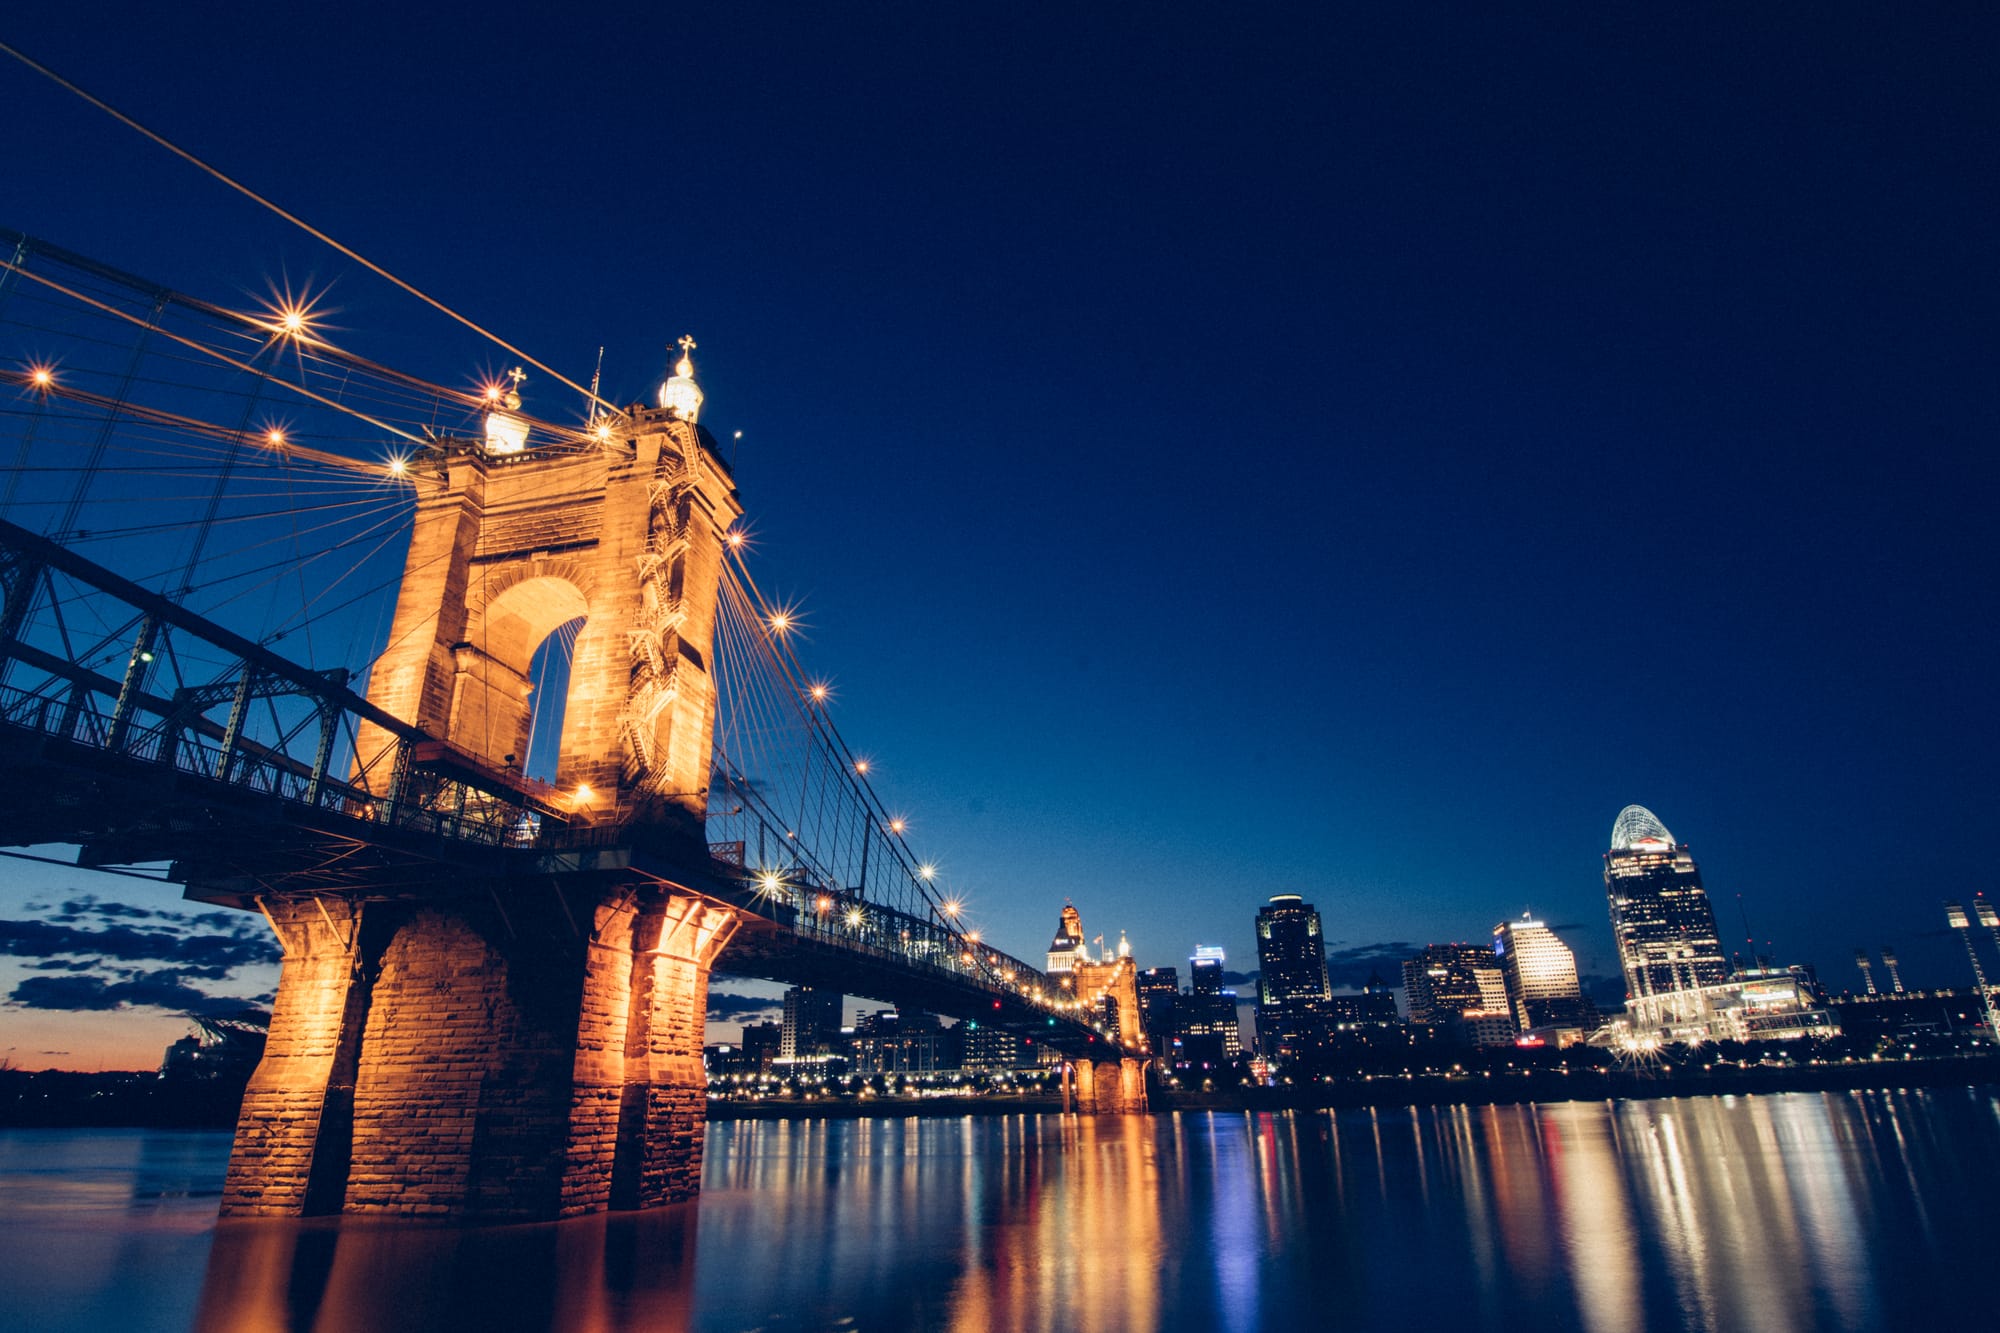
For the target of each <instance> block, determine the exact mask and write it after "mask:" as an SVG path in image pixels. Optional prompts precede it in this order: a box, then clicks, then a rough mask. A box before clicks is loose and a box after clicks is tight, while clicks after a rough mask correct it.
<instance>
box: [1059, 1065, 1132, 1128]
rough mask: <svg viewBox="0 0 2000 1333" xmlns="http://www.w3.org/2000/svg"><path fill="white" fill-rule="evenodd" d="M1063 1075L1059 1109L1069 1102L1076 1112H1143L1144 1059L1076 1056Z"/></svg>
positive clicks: (1115, 1113)
mask: <svg viewBox="0 0 2000 1333" xmlns="http://www.w3.org/2000/svg"><path fill="white" fill-rule="evenodd" d="M1072 1068H1073V1072H1072V1073H1070V1074H1067V1075H1065V1078H1064V1084H1063V1109H1064V1110H1069V1109H1071V1107H1072V1105H1073V1106H1074V1108H1075V1110H1076V1112H1077V1113H1078V1114H1079V1115H1144V1114H1146V1112H1147V1110H1148V1109H1149V1107H1148V1105H1147V1102H1146V1062H1145V1061H1144V1060H1133V1059H1120V1060H1077V1061H1075V1062H1074V1063H1073V1067H1072Z"/></svg>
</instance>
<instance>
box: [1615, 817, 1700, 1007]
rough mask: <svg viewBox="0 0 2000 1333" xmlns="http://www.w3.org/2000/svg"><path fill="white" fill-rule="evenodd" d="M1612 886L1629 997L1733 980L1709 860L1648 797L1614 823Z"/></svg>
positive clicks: (1616, 924) (1693, 988)
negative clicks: (1706, 884)
mask: <svg viewBox="0 0 2000 1333" xmlns="http://www.w3.org/2000/svg"><path fill="white" fill-rule="evenodd" d="M1604 892H1605V894H1606V896H1607V897H1608V898H1609V899H1610V905H1611V933H1612V935H1613V936H1614V937H1616V939H1617V941H1618V961H1619V963H1620V964H1621V965H1622V966H1623V967H1624V969H1625V992H1626V996H1627V999H1628V1000H1645V999H1650V998H1652V997H1653V996H1656V995H1662V994H1666V993H1669V992H1673V991H1687V990H1698V989H1700V988H1702V987H1704V986H1719V985H1721V984H1722V983H1723V982H1725V981H1727V980H1729V964H1728V962H1727V961H1726V960H1725V959H1724V958H1723V955H1722V939H1721V936H1720V934H1719V932H1718V931H1717V930H1716V928H1715V908H1714V906H1713V905H1712V904H1710V902H1709V900H1708V890H1707V889H1705V888H1703V887H1702V883H1701V867H1700V866H1698V865H1696V864H1695V860H1694V855H1693V853H1691V852H1690V851H1689V850H1688V849H1687V847H1686V846H1685V845H1684V844H1682V843H1677V842H1675V841H1674V835H1673V834H1671V833H1669V832H1668V831H1667V826H1666V825H1665V824H1663V823H1661V822H1660V817H1659V816H1658V815H1656V814H1654V813H1653V812H1652V811H1651V810H1648V809H1647V808H1646V807H1645V806H1643V805H1628V806H1626V807H1625V808H1624V809H1623V810H1620V811H1619V812H1618V818H1617V820H1616V821H1615V822H1614V823H1613V824H1612V826H1611V850H1610V851H1608V852H1606V853H1605V854H1604Z"/></svg>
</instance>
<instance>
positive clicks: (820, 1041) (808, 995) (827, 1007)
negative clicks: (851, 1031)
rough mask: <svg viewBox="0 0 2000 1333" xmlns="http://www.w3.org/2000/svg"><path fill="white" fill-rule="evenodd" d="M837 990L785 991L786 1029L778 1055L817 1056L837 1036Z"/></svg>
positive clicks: (838, 1032) (792, 989)
mask: <svg viewBox="0 0 2000 1333" xmlns="http://www.w3.org/2000/svg"><path fill="white" fill-rule="evenodd" d="M840 1001H841V996H840V992H839V991H829V990H815V989H813V988H812V987H810V986H794V987H792V988H791V989H790V990H788V991H786V992H785V1027H784V1032H783V1034H782V1035H781V1037H780V1038H779V1043H778V1054H779V1055H780V1056H782V1057H783V1058H785V1059H788V1060H791V1059H798V1058H800V1057H802V1056H808V1055H817V1054H819V1053H820V1052H821V1051H823V1050H824V1049H825V1048H826V1045H827V1043H828V1042H830V1041H831V1040H833V1038H835V1037H838V1036H839V1035H840V1009H841V1004H840Z"/></svg>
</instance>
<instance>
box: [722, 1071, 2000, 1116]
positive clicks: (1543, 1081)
mask: <svg viewBox="0 0 2000 1333" xmlns="http://www.w3.org/2000/svg"><path fill="white" fill-rule="evenodd" d="M1992 1084H2000V1057H1997V1056H1980V1057H1971V1058H1954V1059H1947V1060H1894V1061H1889V1060H1884V1061H1866V1062H1862V1061H1856V1062H1855V1063H1853V1064H1825V1065H1752V1066H1749V1067H1747V1068H1739V1067H1736V1066H1722V1067H1719V1068H1715V1069H1695V1070H1690V1069H1686V1068H1674V1067H1671V1066H1662V1067H1661V1068H1658V1069H1651V1070H1647V1069H1633V1070H1623V1069H1597V1068H1587V1067H1586V1068H1577V1069H1570V1070H1564V1069H1538V1070H1531V1071H1526V1072H1522V1071H1515V1072H1513V1073H1509V1074H1504V1075H1493V1074H1484V1073H1479V1072H1469V1073H1463V1074H1450V1075H1437V1074H1416V1075H1401V1074H1393V1075H1377V1076H1374V1077H1372V1078H1361V1079H1346V1080H1343V1081H1341V1082H1337V1083H1312V1084H1303V1085H1298V1084H1295V1085H1289V1086H1288V1085H1284V1084H1279V1085H1277V1086H1274V1087H1239V1088H1228V1089H1222V1090H1218V1091H1214V1092H1183V1091H1177V1090H1173V1089H1159V1088H1156V1089H1154V1091H1153V1093H1152V1104H1153V1109H1154V1110H1155V1111H1291V1110H1333V1109H1345V1108H1350V1107H1364V1106H1376V1107H1393V1106H1495V1105H1499V1106H1510V1105H1517V1104H1520V1103H1525V1102H1570V1101H1643V1100H1650V1099H1654V1098H1661V1097H1720V1096H1750V1095H1762V1094H1768V1093H1777V1092H1845V1091H1858V1090H1866V1089H1908V1088H1949V1087H1978V1086H1985V1085H1992ZM1061 1110H1062V1099H1061V1098H1060V1097H1056V1096H979V1097H883V1096H871V1097H827V1096H815V1097H810V1098H803V1097H801V1098H792V1097H776V1098H771V1099H768V1100H762V1101H735V1100H728V1101H724V1100H716V1101H711V1102H709V1104H708V1118H709V1119H710V1120H854V1119H860V1118H865V1117H886V1118H903V1117H909V1116H917V1117H930V1118H938V1117H951V1116H965V1115H975V1116H988V1115H1043V1114H1051V1113H1055V1112H1059V1111H1061Z"/></svg>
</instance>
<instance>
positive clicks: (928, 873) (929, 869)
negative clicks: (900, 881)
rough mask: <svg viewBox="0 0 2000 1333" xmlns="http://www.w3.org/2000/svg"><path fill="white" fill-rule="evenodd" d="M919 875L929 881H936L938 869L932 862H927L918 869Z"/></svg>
mask: <svg viewBox="0 0 2000 1333" xmlns="http://www.w3.org/2000/svg"><path fill="white" fill-rule="evenodd" d="M917 874H918V875H920V876H922V877H923V878H924V879H927V880H929V879H936V878H937V867H936V866H934V865H932V864H931V863H930V862H928V861H926V862H924V863H923V864H922V865H920V866H918V867H917Z"/></svg>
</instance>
